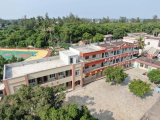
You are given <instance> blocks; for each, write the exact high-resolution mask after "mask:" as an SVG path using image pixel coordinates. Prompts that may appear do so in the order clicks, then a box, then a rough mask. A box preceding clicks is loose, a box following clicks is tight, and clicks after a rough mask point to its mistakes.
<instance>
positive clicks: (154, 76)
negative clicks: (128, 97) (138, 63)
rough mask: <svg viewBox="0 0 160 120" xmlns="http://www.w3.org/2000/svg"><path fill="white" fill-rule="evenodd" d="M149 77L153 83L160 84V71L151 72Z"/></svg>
mask: <svg viewBox="0 0 160 120" xmlns="http://www.w3.org/2000/svg"><path fill="white" fill-rule="evenodd" d="M147 76H148V77H149V79H150V81H151V82H154V83H159V82H160V70H158V69H153V70H152V71H150V72H149V73H148V74H147Z"/></svg>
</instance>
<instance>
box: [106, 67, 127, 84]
mask: <svg viewBox="0 0 160 120" xmlns="http://www.w3.org/2000/svg"><path fill="white" fill-rule="evenodd" d="M104 75H106V82H114V83H121V82H123V81H125V78H126V77H127V76H128V74H126V73H125V72H124V69H123V68H122V67H112V66H109V67H108V68H107V69H105V70H104Z"/></svg>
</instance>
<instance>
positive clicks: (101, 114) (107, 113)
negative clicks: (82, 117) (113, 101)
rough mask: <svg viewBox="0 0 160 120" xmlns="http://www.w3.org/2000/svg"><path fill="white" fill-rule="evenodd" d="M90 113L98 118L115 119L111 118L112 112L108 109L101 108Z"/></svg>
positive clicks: (103, 119) (101, 119)
mask: <svg viewBox="0 0 160 120" xmlns="http://www.w3.org/2000/svg"><path fill="white" fill-rule="evenodd" d="M92 115H93V116H94V117H95V118H98V119H100V120H115V119H114V118H113V112H111V111H108V110H101V112H98V113H97V112H94V113H93V114H92Z"/></svg>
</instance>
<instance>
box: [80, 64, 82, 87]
mask: <svg viewBox="0 0 160 120" xmlns="http://www.w3.org/2000/svg"><path fill="white" fill-rule="evenodd" d="M80 74H81V80H80V85H81V87H83V62H82V63H81V72H80Z"/></svg>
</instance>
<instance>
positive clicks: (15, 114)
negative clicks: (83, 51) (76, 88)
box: [0, 85, 98, 120]
mask: <svg viewBox="0 0 160 120" xmlns="http://www.w3.org/2000/svg"><path fill="white" fill-rule="evenodd" d="M63 90H64V88H62V87H57V88H56V87H40V86H38V87H36V89H35V90H33V89H32V88H31V87H30V86H27V85H22V87H21V88H19V90H18V91H17V93H16V94H14V95H9V96H5V98H4V100H3V102H2V103H1V105H0V119H2V120H4V119H13V120H22V119H25V120H80V119H81V120H86V119H87V120H98V119H96V118H94V117H93V116H92V115H91V114H90V111H89V110H88V108H87V107H86V106H84V105H83V106H81V109H79V108H78V104H68V105H66V106H64V107H62V103H63V101H64V99H65V93H64V92H63Z"/></svg>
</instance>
